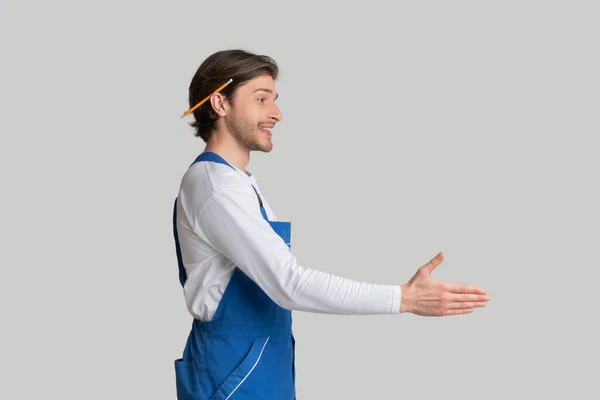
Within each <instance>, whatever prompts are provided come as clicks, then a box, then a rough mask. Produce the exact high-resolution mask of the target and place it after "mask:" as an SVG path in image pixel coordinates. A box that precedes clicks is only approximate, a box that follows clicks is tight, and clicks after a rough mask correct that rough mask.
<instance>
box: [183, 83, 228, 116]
mask: <svg viewBox="0 0 600 400" xmlns="http://www.w3.org/2000/svg"><path fill="white" fill-rule="evenodd" d="M231 82H233V79H229V80H228V81H227V82H225V83H224V84H222V85H221V86H219V88H218V89H217V90H215V91H214V92H212V93H211V94H209V95H208V96H206V97H205V98H204V100H202V101H201V102H199V103H198V104H196V105H195V106H194V107H192V108H190V109H189V110H187V111H186V112H185V113H183V115H182V116H181V118H183V117H185V116H186V115H190V114H191V113H193V112H194V110H195V109H196V108H198V107H200V106H201V105H202V104H204V103H205V102H206V100H208V99H210V96H212V95H213V94H215V93H219V92H220V91H221V90H223V88H224V87H225V86H227V85H229V84H230V83H231Z"/></svg>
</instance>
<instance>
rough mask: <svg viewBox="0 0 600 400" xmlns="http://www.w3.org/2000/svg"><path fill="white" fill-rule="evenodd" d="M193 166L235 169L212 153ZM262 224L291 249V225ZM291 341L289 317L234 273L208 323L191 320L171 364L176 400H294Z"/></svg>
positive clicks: (182, 278)
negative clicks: (180, 351) (177, 356)
mask: <svg viewBox="0 0 600 400" xmlns="http://www.w3.org/2000/svg"><path fill="white" fill-rule="evenodd" d="M197 162H216V163H221V164H225V165H228V166H229V167H231V168H233V169H234V170H235V168H234V167H233V166H232V165H230V164H229V163H228V162H227V161H225V160H224V159H223V158H222V157H220V156H219V155H217V154H215V153H212V152H204V153H202V154H200V155H199V156H198V157H197V158H196V160H195V161H194V162H193V163H192V165H193V164H195V163H197ZM253 189H254V191H255V193H256V195H257V197H258V205H259V206H260V211H261V213H262V216H263V218H264V219H265V220H267V221H268V222H269V224H270V225H271V227H272V228H273V230H274V231H275V232H276V233H277V234H278V235H279V236H280V237H281V238H282V239H283V240H284V241H285V242H286V243H287V245H288V247H290V245H291V244H290V237H291V223H290V222H278V221H269V219H268V217H267V213H266V211H265V209H264V207H263V203H262V200H261V198H260V196H259V194H258V192H257V191H256V188H254V187H253ZM176 211H177V199H175V209H174V210H173V233H174V237H175V247H176V252H177V261H178V265H179V280H180V282H181V284H182V285H183V284H184V283H185V281H186V272H185V268H184V266H183V262H182V258H181V249H180V247H179V239H178V236H177V226H176V217H177V214H176ZM294 351H295V340H294V335H293V333H292V312H291V311H290V310H287V309H284V308H282V307H280V306H278V305H277V304H276V303H275V302H273V300H271V299H270V298H269V297H268V296H267V294H266V293H265V292H264V291H263V290H262V289H261V288H260V287H259V286H258V285H257V284H256V283H254V281H252V280H251V279H250V278H249V277H248V276H247V275H246V274H245V273H244V272H243V271H242V270H240V269H239V268H238V267H236V268H235V269H234V272H233V275H232V276H231V280H230V281H229V283H228V285H227V288H226V290H225V293H224V294H223V297H222V299H221V301H220V302H219V305H218V306H217V310H216V313H215V315H214V317H213V319H212V320H211V321H208V322H202V321H200V320H197V319H194V321H193V322H192V329H191V332H190V334H189V336H188V339H187V342H186V345H185V349H184V351H183V357H182V358H180V359H177V360H175V377H176V386H177V398H178V399H179V400H228V399H231V400H244V399H253V400H275V399H276V400H294V399H295V398H296V395H295V364H294Z"/></svg>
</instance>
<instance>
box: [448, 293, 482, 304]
mask: <svg viewBox="0 0 600 400" xmlns="http://www.w3.org/2000/svg"><path fill="white" fill-rule="evenodd" d="M444 299H447V300H448V301H449V302H457V301H490V296H488V295H487V294H458V293H448V294H446V295H445V296H444Z"/></svg>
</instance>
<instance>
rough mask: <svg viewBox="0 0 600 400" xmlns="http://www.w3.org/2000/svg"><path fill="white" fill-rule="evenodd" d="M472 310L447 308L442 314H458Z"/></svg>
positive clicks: (471, 310) (468, 312)
mask: <svg viewBox="0 0 600 400" xmlns="http://www.w3.org/2000/svg"><path fill="white" fill-rule="evenodd" d="M472 312H473V309H472V308H461V309H456V310H448V311H446V312H445V313H444V315H460V314H470V313H472Z"/></svg>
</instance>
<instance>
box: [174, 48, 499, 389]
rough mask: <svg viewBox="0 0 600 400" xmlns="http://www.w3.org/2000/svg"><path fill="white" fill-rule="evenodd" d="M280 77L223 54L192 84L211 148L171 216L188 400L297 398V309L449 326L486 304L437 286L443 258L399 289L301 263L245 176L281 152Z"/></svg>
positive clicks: (453, 287)
mask: <svg viewBox="0 0 600 400" xmlns="http://www.w3.org/2000/svg"><path fill="white" fill-rule="evenodd" d="M277 75H278V67H277V64H276V63H275V61H273V60H272V59H271V58H269V57H267V56H261V55H256V54H251V53H248V52H245V51H242V50H230V51H220V52H217V53H215V54H213V55H211V56H210V57H208V58H207V59H206V60H205V61H204V62H203V63H202V65H200V67H199V68H198V71H197V72H196V74H195V76H194V77H193V79H192V82H191V84H190V88H189V103H190V107H193V106H195V105H196V104H198V102H200V101H201V100H202V99H204V98H206V97H207V96H209V95H210V100H209V101H206V102H205V103H204V104H202V105H201V106H200V107H198V108H197V109H195V110H194V111H193V114H194V119H195V122H194V123H192V124H191V125H192V126H193V127H194V128H195V129H196V136H199V137H201V138H202V139H203V140H204V141H205V142H206V147H205V149H204V151H203V152H202V153H201V154H200V155H199V156H198V158H197V159H196V160H195V161H194V163H193V164H192V165H191V166H190V167H189V169H188V170H187V172H186V173H185V174H184V176H183V179H182V182H181V187H180V190H179V195H178V198H177V199H176V201H175V209H174V215H173V227H174V236H175V242H176V249H177V258H178V262H179V276H180V281H181V284H182V285H183V292H184V297H185V301H186V305H187V308H188V310H189V312H190V313H191V315H192V316H193V317H194V320H193V324H192V330H191V332H190V334H189V337H188V340H187V343H186V346H185V349H184V352H183V357H182V358H180V359H178V360H176V361H175V370H176V381H177V395H178V398H179V399H180V400H182V399H212V400H218V399H229V398H232V399H278V400H285V399H289V400H292V399H294V398H295V382H294V381H295V369H294V343H295V342H294V336H293V333H292V315H291V310H302V311H309V312H318V313H330V314H362V315H366V314H397V313H401V312H411V313H414V314H418V315H427V316H442V315H454V314H465V313H470V312H472V311H473V309H474V308H476V307H483V306H484V305H485V304H486V302H487V301H488V300H489V297H488V296H487V295H486V293H485V291H484V290H483V289H480V288H477V287H473V286H467V285H458V284H453V283H449V282H441V281H437V280H435V279H434V278H432V277H431V271H433V269H434V268H435V267H436V266H438V265H439V264H440V263H441V262H442V260H443V254H442V253H440V254H438V255H437V256H436V257H435V258H433V259H432V260H431V261H429V262H428V263H427V264H425V265H424V266H422V267H421V268H419V270H418V271H417V273H416V274H415V275H414V276H413V277H412V279H411V280H410V281H409V282H408V283H406V284H405V285H402V286H400V285H377V284H371V283H364V282H357V281H353V280H350V279H346V278H343V277H339V276H334V275H331V274H328V273H325V272H322V271H317V270H314V269H310V268H306V267H303V266H301V265H300V264H299V263H298V261H297V259H296V257H295V256H294V255H293V254H292V252H291V251H290V236H291V225H290V223H288V222H280V221H277V219H276V217H275V214H274V212H273V210H272V209H271V207H270V206H269V204H268V202H267V201H266V199H265V198H264V196H263V195H262V192H261V190H260V187H259V185H258V183H257V181H256V178H255V177H254V175H252V174H251V173H250V172H249V171H247V170H246V167H247V165H248V162H249V160H250V152H251V151H263V152H270V151H271V150H272V148H273V144H272V142H271V135H272V132H271V131H272V129H273V128H274V127H275V125H276V124H277V123H278V122H279V121H281V119H282V114H281V110H280V109H279V107H278V106H277V104H276V100H277V96H278V95H277V91H276V90H275V85H274V82H275V80H276V79H277ZM229 79H233V81H232V83H231V84H229V85H227V86H226V87H225V88H224V89H222V90H221V91H218V90H217V89H218V88H220V87H221V86H222V85H223V84H224V83H225V82H227V81H228V80H229ZM215 91H216V92H215ZM211 93H212V95H211Z"/></svg>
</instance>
